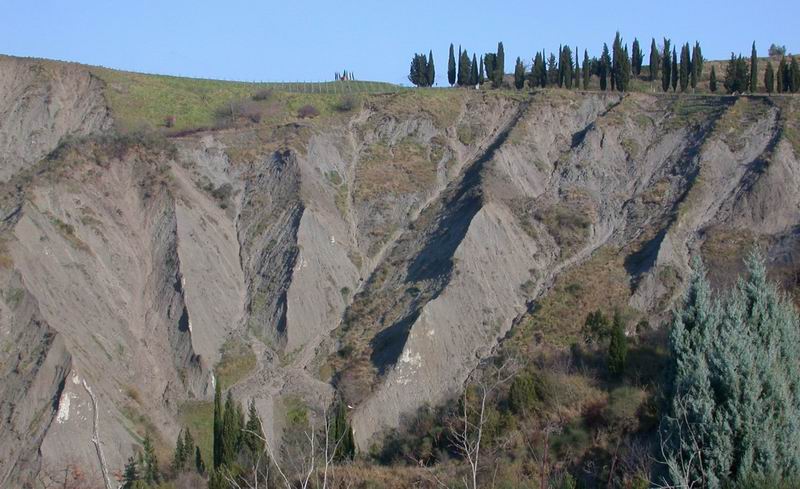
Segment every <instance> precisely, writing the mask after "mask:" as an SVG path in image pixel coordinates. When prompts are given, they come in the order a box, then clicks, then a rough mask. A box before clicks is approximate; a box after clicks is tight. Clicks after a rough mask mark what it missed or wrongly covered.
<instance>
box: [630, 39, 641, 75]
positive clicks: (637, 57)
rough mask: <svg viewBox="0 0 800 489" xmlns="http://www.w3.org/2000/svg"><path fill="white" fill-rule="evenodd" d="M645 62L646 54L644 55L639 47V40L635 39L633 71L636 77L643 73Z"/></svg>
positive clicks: (632, 56)
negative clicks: (643, 63) (643, 62)
mask: <svg viewBox="0 0 800 489" xmlns="http://www.w3.org/2000/svg"><path fill="white" fill-rule="evenodd" d="M643 60H644V54H642V48H641V47H640V46H639V39H637V38H635V37H634V38H633V45H632V46H631V68H632V70H633V75H634V76H637V77H638V76H639V74H640V73H641V72H642V61H643Z"/></svg>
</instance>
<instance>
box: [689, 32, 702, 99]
mask: <svg viewBox="0 0 800 489" xmlns="http://www.w3.org/2000/svg"><path fill="white" fill-rule="evenodd" d="M697 47H698V44H696V43H695V45H694V47H693V48H692V61H691V62H690V63H689V66H691V67H692V70H691V73H689V85H691V87H692V91H694V89H695V88H697V81H698V80H699V79H700V76H699V75H698V73H697V70H698V63H699V62H700V59H699V57H698V53H697Z"/></svg>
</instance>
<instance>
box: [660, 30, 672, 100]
mask: <svg viewBox="0 0 800 489" xmlns="http://www.w3.org/2000/svg"><path fill="white" fill-rule="evenodd" d="M669 44H670V41H669V39H667V38H666V37H665V38H664V51H663V52H662V53H661V89H662V90H663V91H665V92H668V91H669V82H670V79H671V78H672V61H671V60H672V58H670V52H669Z"/></svg>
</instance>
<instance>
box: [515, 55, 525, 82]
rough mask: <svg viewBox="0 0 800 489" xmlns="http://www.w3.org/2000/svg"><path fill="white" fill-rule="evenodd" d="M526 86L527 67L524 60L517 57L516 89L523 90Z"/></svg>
mask: <svg viewBox="0 0 800 489" xmlns="http://www.w3.org/2000/svg"><path fill="white" fill-rule="evenodd" d="M524 86H525V65H523V64H522V60H521V59H520V58H519V57H517V62H516V63H515V64H514V88H516V89H517V90H522V88H523V87H524Z"/></svg>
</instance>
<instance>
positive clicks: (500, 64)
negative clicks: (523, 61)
mask: <svg viewBox="0 0 800 489" xmlns="http://www.w3.org/2000/svg"><path fill="white" fill-rule="evenodd" d="M505 67H506V55H505V50H504V49H503V43H502V42H499V43H497V62H496V64H495V69H494V78H493V79H492V82H493V85H494V87H495V88H500V86H501V85H502V84H503V75H505Z"/></svg>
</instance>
